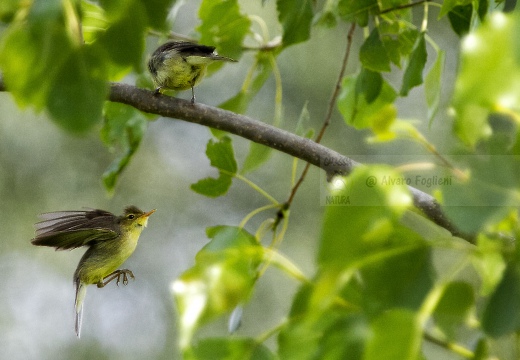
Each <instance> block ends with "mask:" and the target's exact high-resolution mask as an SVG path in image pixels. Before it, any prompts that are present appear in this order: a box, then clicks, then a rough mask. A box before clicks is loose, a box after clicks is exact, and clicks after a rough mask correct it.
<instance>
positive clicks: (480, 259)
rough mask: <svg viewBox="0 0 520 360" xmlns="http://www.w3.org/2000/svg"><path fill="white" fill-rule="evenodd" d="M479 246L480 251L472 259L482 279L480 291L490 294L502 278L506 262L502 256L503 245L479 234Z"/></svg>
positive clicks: (485, 294)
mask: <svg viewBox="0 0 520 360" xmlns="http://www.w3.org/2000/svg"><path fill="white" fill-rule="evenodd" d="M477 246H478V251H477V252H475V253H474V254H473V256H472V259H471V260H472V264H473V267H474V268H475V270H476V271H477V272H478V274H479V276H480V278H481V280H482V286H481V290H480V293H481V295H483V296H488V295H489V294H490V293H491V292H493V291H494V290H495V289H496V287H497V285H498V283H499V282H500V281H501V280H502V277H503V275H504V271H505V269H506V264H505V261H504V258H503V256H502V246H501V244H500V243H498V242H497V241H496V240H495V239H490V238H488V237H487V236H486V235H484V234H479V235H478V237H477Z"/></svg>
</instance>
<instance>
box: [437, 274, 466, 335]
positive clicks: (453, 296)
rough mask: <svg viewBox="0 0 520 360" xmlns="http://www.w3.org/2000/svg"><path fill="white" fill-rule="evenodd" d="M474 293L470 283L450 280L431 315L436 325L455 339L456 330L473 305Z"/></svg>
mask: <svg viewBox="0 0 520 360" xmlns="http://www.w3.org/2000/svg"><path fill="white" fill-rule="evenodd" d="M474 302H475V295H474V292H473V288H472V287H471V285H469V284H468V283H465V282H460V281H457V282H450V283H449V284H448V285H447V286H446V287H445V288H444V291H443V294H442V297H441V300H440V301H439V303H438V304H437V307H436V308H435V312H434V313H433V317H434V319H435V322H436V324H437V326H439V327H440V328H441V329H442V331H443V332H444V333H445V334H446V335H448V337H449V338H451V339H455V335H456V330H457V329H458V327H459V326H460V325H462V324H463V322H464V321H465V320H466V318H467V317H468V316H469V311H470V309H471V307H472V306H473V305H474Z"/></svg>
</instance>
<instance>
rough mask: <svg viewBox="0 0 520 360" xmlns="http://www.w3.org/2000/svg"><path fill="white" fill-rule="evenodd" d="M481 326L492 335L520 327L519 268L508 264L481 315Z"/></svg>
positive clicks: (509, 331) (513, 330) (508, 332)
mask: <svg viewBox="0 0 520 360" xmlns="http://www.w3.org/2000/svg"><path fill="white" fill-rule="evenodd" d="M482 327H483V329H484V331H485V332H486V333H487V334H489V335H490V336H492V337H495V338H497V337H500V336H505V335H508V334H513V333H514V332H516V331H518V330H519V329H520V269H519V268H518V265H516V264H509V265H508V266H507V269H506V271H505V273H504V277H503V278H502V281H501V282H500V284H499V285H498V287H497V288H496V290H495V292H494V293H493V294H492V295H491V298H490V299H489V302H488V303H487V305H486V308H485V310H484V314H483V315H482Z"/></svg>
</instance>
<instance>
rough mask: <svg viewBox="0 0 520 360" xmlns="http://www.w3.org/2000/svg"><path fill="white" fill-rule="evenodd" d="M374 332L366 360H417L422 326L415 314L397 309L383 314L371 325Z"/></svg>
mask: <svg viewBox="0 0 520 360" xmlns="http://www.w3.org/2000/svg"><path fill="white" fill-rule="evenodd" d="M370 328H371V330H372V332H373V335H372V337H371V338H370V339H369V340H368V343H367V347H366V349H365V355H364V357H363V359H364V360H380V359H400V360H416V359H417V358H418V356H419V353H420V348H421V336H422V331H421V326H420V323H419V321H418V320H417V319H416V316H415V314H414V313H413V312H410V311H406V310H401V309H395V310H389V311H388V312H385V313H383V314H381V315H380V316H379V317H378V318H376V319H375V320H374V321H373V322H372V323H371V325H370Z"/></svg>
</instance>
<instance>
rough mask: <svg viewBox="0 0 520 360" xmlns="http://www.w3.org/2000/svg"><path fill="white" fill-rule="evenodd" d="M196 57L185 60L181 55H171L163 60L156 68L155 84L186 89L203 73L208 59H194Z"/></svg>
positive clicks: (196, 81) (196, 82)
mask: <svg viewBox="0 0 520 360" xmlns="http://www.w3.org/2000/svg"><path fill="white" fill-rule="evenodd" d="M192 58H198V57H190V58H189V60H186V59H184V58H182V57H173V58H170V59H167V60H165V61H164V64H163V65H162V66H161V67H160V68H159V69H158V70H157V76H156V79H155V82H156V84H157V85H159V86H162V87H164V88H167V89H172V90H187V89H189V88H191V87H193V86H195V85H197V84H198V83H199V82H200V81H201V80H202V78H203V77H204V75H205V74H206V69H207V65H208V61H196V60H197V59H192Z"/></svg>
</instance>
